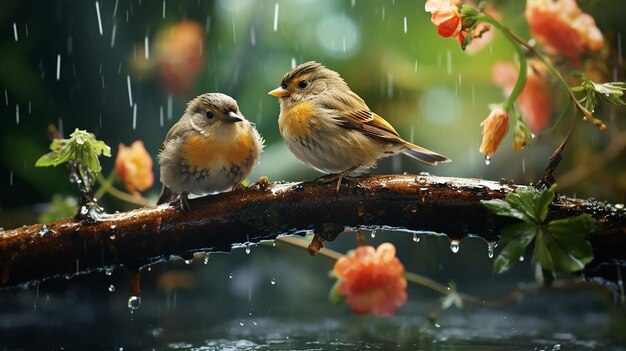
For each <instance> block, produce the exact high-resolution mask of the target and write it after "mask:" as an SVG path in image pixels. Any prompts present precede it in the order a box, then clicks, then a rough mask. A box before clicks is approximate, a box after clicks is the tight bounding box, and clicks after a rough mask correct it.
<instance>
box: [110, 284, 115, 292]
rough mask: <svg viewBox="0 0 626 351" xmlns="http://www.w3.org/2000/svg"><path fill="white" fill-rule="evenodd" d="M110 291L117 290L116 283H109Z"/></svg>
mask: <svg viewBox="0 0 626 351" xmlns="http://www.w3.org/2000/svg"><path fill="white" fill-rule="evenodd" d="M109 291H110V292H114V291H115V285H113V284H111V285H109Z"/></svg>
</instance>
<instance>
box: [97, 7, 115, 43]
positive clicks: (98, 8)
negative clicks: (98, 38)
mask: <svg viewBox="0 0 626 351" xmlns="http://www.w3.org/2000/svg"><path fill="white" fill-rule="evenodd" d="M115 8H116V9H117V2H116V3H115ZM96 15H98V30H99V31H100V35H102V19H101V18H100V3H99V2H97V1H96ZM113 15H115V12H114V13H113Z"/></svg>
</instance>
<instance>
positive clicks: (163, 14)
mask: <svg viewBox="0 0 626 351" xmlns="http://www.w3.org/2000/svg"><path fill="white" fill-rule="evenodd" d="M163 19H165V0H163Z"/></svg>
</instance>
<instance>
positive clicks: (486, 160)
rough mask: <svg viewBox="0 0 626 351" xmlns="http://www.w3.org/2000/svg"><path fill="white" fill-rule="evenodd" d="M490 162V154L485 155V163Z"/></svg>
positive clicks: (488, 163)
mask: <svg viewBox="0 0 626 351" xmlns="http://www.w3.org/2000/svg"><path fill="white" fill-rule="evenodd" d="M490 164H491V156H485V165H487V166H489V165H490Z"/></svg>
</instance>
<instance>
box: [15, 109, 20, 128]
mask: <svg viewBox="0 0 626 351" xmlns="http://www.w3.org/2000/svg"><path fill="white" fill-rule="evenodd" d="M15 124H20V105H19V104H15Z"/></svg>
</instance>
